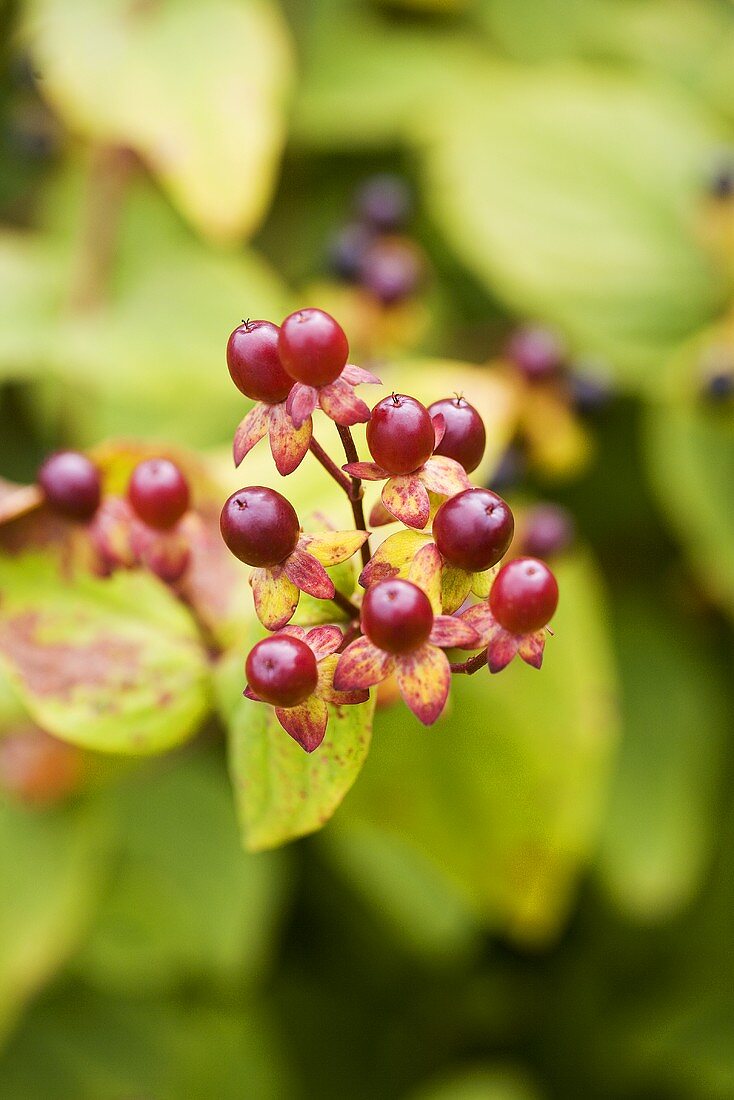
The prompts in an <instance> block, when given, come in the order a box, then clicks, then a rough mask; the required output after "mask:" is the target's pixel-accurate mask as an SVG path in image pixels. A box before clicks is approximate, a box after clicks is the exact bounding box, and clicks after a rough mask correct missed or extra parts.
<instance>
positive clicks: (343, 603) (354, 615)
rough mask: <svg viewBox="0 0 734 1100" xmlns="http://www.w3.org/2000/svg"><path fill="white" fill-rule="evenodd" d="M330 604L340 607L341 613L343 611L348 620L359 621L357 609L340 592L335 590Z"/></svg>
mask: <svg viewBox="0 0 734 1100" xmlns="http://www.w3.org/2000/svg"><path fill="white" fill-rule="evenodd" d="M331 602H332V603H335V604H336V606H337V607H340V608H341V609H342V611H345V612H346V613H347V615H348V616H349V618H350V619H359V608H358V607H357V605H356V604H355V603H352V601H351V600H350V599H347V597H346V596H345V595H344V593H343V592H340V591H339V589H338V588H337V589H336V590H335V592H334V595H333V596H332V597H331Z"/></svg>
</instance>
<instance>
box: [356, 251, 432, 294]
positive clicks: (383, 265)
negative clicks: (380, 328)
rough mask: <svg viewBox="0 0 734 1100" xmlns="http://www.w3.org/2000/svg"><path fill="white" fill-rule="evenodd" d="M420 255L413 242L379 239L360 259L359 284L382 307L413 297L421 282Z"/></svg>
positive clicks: (422, 262) (421, 267)
mask: <svg viewBox="0 0 734 1100" xmlns="http://www.w3.org/2000/svg"><path fill="white" fill-rule="evenodd" d="M424 269H425V264H424V260H423V254H422V252H421V250H420V249H419V248H418V246H417V245H416V244H414V243H413V241H408V240H405V239H403V238H401V237H384V238H379V239H378V240H377V241H375V243H374V244H373V245H372V247H371V248H370V249H368V250H367V252H366V253H365V255H364V257H363V258H362V265H361V270H360V283H361V284H362V286H363V287H364V289H365V290H367V291H369V293H370V294H371V295H372V296H373V297H374V298H376V299H377V300H378V302H380V303H381V304H382V305H384V306H394V305H397V304H398V302H403V301H405V299H406V298H410V297H411V296H412V295H413V294H415V293H416V291H417V290H418V288H419V287H420V285H421V282H422V280H423V274H424Z"/></svg>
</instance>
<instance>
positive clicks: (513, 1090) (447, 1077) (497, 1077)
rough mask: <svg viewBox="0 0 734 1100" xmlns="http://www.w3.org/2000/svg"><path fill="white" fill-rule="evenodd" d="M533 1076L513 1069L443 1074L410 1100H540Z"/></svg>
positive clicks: (486, 1068) (473, 1068) (482, 1067)
mask: <svg viewBox="0 0 734 1100" xmlns="http://www.w3.org/2000/svg"><path fill="white" fill-rule="evenodd" d="M540 1095H541V1094H540V1093H539V1092H538V1090H537V1089H536V1087H535V1085H534V1084H533V1081H532V1080H531V1078H530V1076H529V1075H528V1074H526V1073H524V1072H523V1071H521V1070H519V1069H516V1068H515V1067H513V1066H493V1065H489V1066H485V1065H476V1066H469V1067H467V1068H465V1069H461V1070H456V1071H455V1072H454V1073H445V1074H442V1075H441V1076H440V1077H438V1078H437V1079H435V1080H432V1081H429V1082H428V1083H427V1084H425V1085H423V1086H421V1087H420V1088H418V1089H416V1090H415V1091H413V1092H411V1093H410V1096H409V1098H408V1100H539V1098H540Z"/></svg>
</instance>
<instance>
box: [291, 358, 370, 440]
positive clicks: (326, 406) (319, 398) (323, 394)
mask: <svg viewBox="0 0 734 1100" xmlns="http://www.w3.org/2000/svg"><path fill="white" fill-rule="evenodd" d="M364 383H366V384H369V385H377V386H379V385H380V379H379V378H378V377H377V376H376V375H374V374H372V373H371V371H368V370H365V369H364V368H363V367H357V366H355V365H354V363H347V365H346V366H345V368H344V370H343V371H342V372H341V374H340V375H339V377H338V378H336V379H335V380H334V381H333V382H329V383H328V384H327V385H325V386H308V385H306V384H305V383H304V382H296V383H295V385H294V386H293V389H292V390H291V392H290V393H289V394H288V397H287V398H286V408H287V410H288V414H289V416H290V417H291V420H292V421H293V424H294V426H295V428H296V430H300V428H301V425H303V424H306V423H307V422H308V421H309V420H310V418H311V415H312V413H313V412H314V410H315V409H316V408H317V407H318V406H320V407H321V409H322V411H323V412H325V413H326V415H327V416H328V417H329V418H330V419H331V420H333V421H334V422H335V423H337V424H341V425H343V426H344V427H350V426H351V425H352V424H366V423H367V421H368V420H369V418H370V410H369V406H368V405H366V404H365V403H364V401H363V400H362V398H361V397H357V394H356V393H355V390H354V387H355V386H359V385H362V384H364Z"/></svg>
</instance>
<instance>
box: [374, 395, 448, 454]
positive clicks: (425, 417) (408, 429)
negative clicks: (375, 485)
mask: <svg viewBox="0 0 734 1100" xmlns="http://www.w3.org/2000/svg"><path fill="white" fill-rule="evenodd" d="M435 441H436V436H435V432H434V429H433V421H432V420H431V415H430V413H429V412H428V409H427V408H426V407H425V405H421V403H420V401H416V399H415V398H414V397H406V395H405V394H402V393H394V394H392V396H391V397H384V398H383V399H382V401H378V403H377V404H376V405H375V407H374V409H373V410H372V415H371V417H370V421H369V423H368V425H367V446H368V447H369V449H370V454H371V455H372V457H373V458H374V460H375V462H376V463H377V464H378V465H379V466H382V468H383V470H387V472H388V473H389V474H410V473H412V472H413V470H417V469H418V468H419V467H420V466H422V465H423V463H424V462H425V461H426V459H428V458H430V457H431V455H432V454H433V446H434V443H435Z"/></svg>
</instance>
